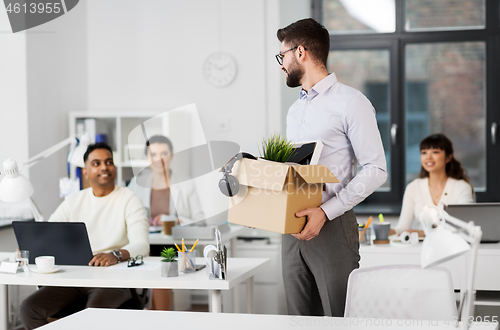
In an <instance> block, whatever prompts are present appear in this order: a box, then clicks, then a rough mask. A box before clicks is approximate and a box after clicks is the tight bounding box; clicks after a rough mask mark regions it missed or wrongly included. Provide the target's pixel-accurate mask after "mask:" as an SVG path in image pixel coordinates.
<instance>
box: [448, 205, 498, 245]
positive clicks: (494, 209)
mask: <svg viewBox="0 0 500 330" xmlns="http://www.w3.org/2000/svg"><path fill="white" fill-rule="evenodd" d="M444 210H445V211H446V212H448V214H449V215H451V216H453V217H455V218H457V219H460V220H463V221H465V222H469V221H474V224H475V225H477V226H480V227H481V230H482V231H483V236H482V238H481V243H497V242H500V203H472V204H450V205H446V206H445V207H444Z"/></svg>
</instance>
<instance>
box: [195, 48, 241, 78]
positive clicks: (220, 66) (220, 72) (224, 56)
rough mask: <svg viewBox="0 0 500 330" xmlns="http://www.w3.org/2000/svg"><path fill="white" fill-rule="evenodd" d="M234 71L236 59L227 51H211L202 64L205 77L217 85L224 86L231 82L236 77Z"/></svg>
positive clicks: (235, 69) (235, 71)
mask: <svg viewBox="0 0 500 330" xmlns="http://www.w3.org/2000/svg"><path fill="white" fill-rule="evenodd" d="M236 73H237V67H236V61H235V60H234V58H233V57H232V56H231V55H229V54H228V53H224V52H217V53H213V54H211V55H210V56H208V57H207V59H206V60H205V63H204V64H203V74H204V76H205V79H206V80H207V81H208V82H209V83H211V84H212V85H214V86H217V87H226V86H228V85H229V84H231V83H232V82H233V81H234V79H235V78H236Z"/></svg>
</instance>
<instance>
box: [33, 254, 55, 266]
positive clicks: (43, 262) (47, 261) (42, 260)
mask: <svg viewBox="0 0 500 330" xmlns="http://www.w3.org/2000/svg"><path fill="white" fill-rule="evenodd" d="M35 264H36V266H37V267H38V269H52V268H54V266H55V265H56V258H55V257H53V256H40V257H36V258H35Z"/></svg>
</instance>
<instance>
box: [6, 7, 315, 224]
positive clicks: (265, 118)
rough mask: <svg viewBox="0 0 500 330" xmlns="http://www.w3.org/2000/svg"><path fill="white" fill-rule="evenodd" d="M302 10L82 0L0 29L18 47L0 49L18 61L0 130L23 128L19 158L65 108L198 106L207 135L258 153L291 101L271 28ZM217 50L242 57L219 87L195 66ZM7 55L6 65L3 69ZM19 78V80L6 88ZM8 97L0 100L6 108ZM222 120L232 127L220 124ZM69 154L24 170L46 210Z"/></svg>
mask: <svg viewBox="0 0 500 330" xmlns="http://www.w3.org/2000/svg"><path fill="white" fill-rule="evenodd" d="M309 6H310V2H309V1H308V0H293V1H291V0H287V1H285V0H254V1H243V0H238V1H235V0H194V1H189V2H187V1H186V2H183V1H174V0H147V1H136V0H106V1H99V0H88V1H80V2H79V3H78V5H77V6H76V7H75V8H74V9H73V10H71V11H70V12H68V13H67V14H65V15H63V16H61V17H60V18H58V19H55V20H53V21H51V22H48V23H46V24H43V25H41V26H39V27H36V28H33V29H30V30H28V31H26V32H20V33H16V34H9V33H4V34H1V35H0V38H1V39H0V41H1V46H2V47H1V48H2V49H6V48H5V47H4V45H10V44H9V42H10V43H12V42H14V43H16V44H18V45H19V44H20V45H22V46H17V47H20V49H16V48H15V47H14V48H13V49H14V51H13V52H12V53H10V52H7V53H5V52H2V53H1V54H0V56H3V57H5V56H11V57H14V58H15V63H17V64H16V65H17V66H19V68H17V67H16V66H12V65H9V68H8V71H7V72H8V73H10V76H11V77H9V75H7V76H6V77H9V78H8V79H5V78H4V74H3V71H2V77H0V83H1V84H3V85H8V87H9V89H8V90H9V95H12V98H11V99H12V100H15V102H17V104H16V113H15V118H11V117H7V118H8V120H7V121H4V120H2V123H1V124H0V125H2V126H0V127H3V126H6V127H7V131H6V130H4V129H0V134H2V135H0V137H3V136H5V135H6V134H5V133H4V132H9V131H10V132H12V131H13V130H14V127H16V126H15V125H20V126H19V127H20V128H21V129H20V130H19V129H17V128H16V129H15V132H16V134H17V135H18V136H20V137H21V138H22V139H25V140H24V141H20V143H16V148H14V149H12V148H11V150H18V148H20V150H24V154H22V152H21V154H19V155H17V157H18V158H19V159H23V160H24V159H27V158H28V154H27V153H28V151H29V156H34V155H36V154H37V153H39V152H41V151H43V150H45V149H46V148H48V147H50V146H52V145H53V144H55V143H57V142H59V141H61V140H63V139H64V138H66V137H67V136H68V133H69V129H68V119H67V118H68V115H67V114H68V112H70V111H104V110H105V111H112V112H118V111H148V112H160V111H166V110H170V109H173V108H176V107H179V106H183V105H186V104H189V103H196V105H197V107H198V111H199V114H200V117H201V121H202V125H203V128H204V131H205V134H206V138H207V140H228V141H234V142H236V143H238V144H239V145H240V146H241V148H242V149H243V150H246V151H250V152H252V153H255V154H258V149H259V145H260V141H261V139H262V138H263V137H264V136H269V135H270V134H272V133H275V132H278V131H282V128H283V127H284V124H283V112H284V111H286V110H284V109H287V108H288V106H289V105H290V104H291V102H293V99H295V98H296V95H295V94H296V93H294V92H295V91H290V89H289V88H288V87H286V86H285V85H284V78H283V77H284V76H283V74H282V72H281V71H280V69H279V67H278V65H277V63H276V60H275V58H274V54H276V53H277V51H278V50H279V42H278V40H277V39H276V30H277V29H278V28H279V27H282V26H284V25H286V24H288V23H290V22H292V21H293V20H296V19H300V18H303V17H306V16H307V14H304V13H303V11H304V10H305V11H307V13H309V11H308V10H309ZM2 9H3V8H2ZM2 15H4V17H3V18H4V19H2V20H1V21H2V22H3V23H2V24H3V25H4V27H3V30H5V31H8V30H9V29H10V27H9V26H8V25H7V24H5V22H7V20H6V16H5V15H6V14H5V12H4V11H3V10H2ZM9 38H10V39H9ZM9 40H10V41H9ZM216 51H225V52H228V53H230V54H232V55H233V56H234V58H235V59H236V61H237V64H238V75H237V77H236V80H235V81H234V82H233V83H232V84H231V85H230V86H228V87H226V88H217V87H214V86H212V85H210V84H209V83H208V82H206V80H205V79H204V77H203V73H202V66H203V63H204V61H205V59H206V58H207V56H208V55H209V54H211V53H213V52H216ZM23 58H24V62H23ZM6 63H12V61H11V60H9V59H7V58H5V59H2V61H1V64H0V65H4V66H7V65H6ZM22 63H25V64H24V65H23V64H22ZM0 68H2V67H0ZM19 73H21V74H19ZM23 81H24V86H23V87H21V88H17V87H16V86H15V85H14V84H13V83H16V84H21V85H22V83H23ZM3 85H1V86H3ZM2 90H5V89H3V88H2ZM1 92H2V91H0V93H1ZM22 93H24V94H22ZM283 93H289V95H293V98H291V97H289V98H288V99H286V98H285V99H283V98H282V94H283ZM14 96H15V97H14ZM5 102H6V101H5V98H3V97H2V98H1V99H0V106H1V107H0V109H2V114H3V115H4V112H5V110H4V109H5V108H4V106H6V105H4V104H5ZM23 102H24V106H23ZM23 107H24V108H23ZM10 108H13V107H12V106H10ZM226 118H229V123H230V126H229V130H227V131H220V130H218V128H217V126H218V123H219V122H221V121H222V120H225V119H226ZM13 124H14V125H13ZM21 126H24V127H21ZM27 136H29V140H28V138H27ZM3 141H5V139H1V140H0V143H2V149H1V150H2V152H3V150H6V149H5V148H4V147H3V143H4V142H3ZM27 145H29V148H28V147H27ZM66 154H67V149H64V150H61V151H59V152H58V153H57V154H55V155H53V156H51V157H50V158H48V159H46V160H45V161H43V162H42V163H39V164H37V165H36V166H34V167H32V168H31V170H30V171H31V179H32V182H33V184H34V187H35V194H34V196H33V198H34V200H35V202H36V203H37V204H38V205H39V207H40V209H41V211H42V214H43V215H44V217H46V218H47V217H49V216H50V214H51V213H52V212H53V211H54V209H55V208H56V207H57V205H59V203H60V202H61V199H60V198H59V197H58V180H59V178H60V177H63V176H65V175H66V167H65V157H66ZM0 155H2V153H0Z"/></svg>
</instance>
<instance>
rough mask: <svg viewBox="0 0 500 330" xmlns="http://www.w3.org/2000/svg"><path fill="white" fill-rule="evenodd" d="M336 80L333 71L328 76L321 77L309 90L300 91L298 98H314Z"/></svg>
mask: <svg viewBox="0 0 500 330" xmlns="http://www.w3.org/2000/svg"><path fill="white" fill-rule="evenodd" d="M336 82H337V76H335V73H333V72H332V73H330V74H329V75H328V76H326V77H325V78H323V79H321V80H320V81H318V83H317V84H316V85H314V86H313V87H312V88H311V89H310V90H309V92H306V91H305V90H303V89H302V90H301V91H300V99H302V98H304V97H309V98H311V99H312V98H314V97H316V95H318V94H323V93H324V92H326V91H327V90H328V89H330V87H332V86H333V85H334V84H335V83H336Z"/></svg>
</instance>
